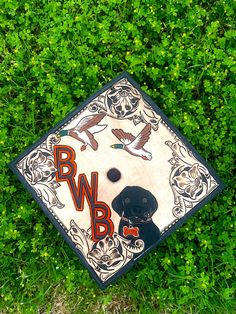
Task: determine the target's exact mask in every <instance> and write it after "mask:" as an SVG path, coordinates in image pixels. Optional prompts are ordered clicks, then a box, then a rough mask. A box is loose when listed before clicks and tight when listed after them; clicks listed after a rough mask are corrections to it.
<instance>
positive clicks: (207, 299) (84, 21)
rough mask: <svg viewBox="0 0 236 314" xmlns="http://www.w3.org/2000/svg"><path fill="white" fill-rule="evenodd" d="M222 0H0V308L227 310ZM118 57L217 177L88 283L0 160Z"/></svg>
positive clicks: (231, 290)
mask: <svg viewBox="0 0 236 314" xmlns="http://www.w3.org/2000/svg"><path fill="white" fill-rule="evenodd" d="M62 3H63V4H62ZM235 9H236V2H235V0H231V1H228V0H214V1H213V0H212V1H211V0H202V1H197V0H179V1H171V0H165V1H164V0H160V1H156V0H155V1H154V0H145V1H139V0H134V1H128V0H122V1H121V0H109V1H108V0H107V1H106V0H100V1H88V0H83V1H81V0H77V1H76V0H66V1H63V2H62V1H54V0H51V1H46V0H42V1H29V0H28V1H27V0H25V1H17V0H8V1H1V6H0V25H1V29H0V30H1V35H0V39H1V45H0V58H1V65H0V67H1V69H0V81H1V85H0V86H1V90H0V126H1V128H0V144H1V148H0V168H1V176H0V210H1V211H0V215H1V228H0V235H1V239H0V258H1V262H0V271H1V273H0V287H1V289H0V295H1V299H0V313H4V314H5V313H26V314H27V313H186V314H188V313H194V314H195V313H220V314H222V313H223V314H224V313H232V314H233V313H235V309H236V301H235V297H234V295H235V288H236V284H235V282H236V281H235V270H236V269H235V255H234V254H235V253H234V250H235V218H234V217H235V214H236V206H235V199H234V186H235V178H234V176H233V171H234V170H235V166H234V158H235V151H236V149H235V146H234V141H233V136H234V135H235V131H236V130H235V129H236V127H235V125H236V121H235V116H236V112H235V111H236V88H235V71H236V58H235V57H236V50H235V37H236V30H235ZM124 70H126V71H128V72H129V73H130V74H131V75H133V77H134V79H135V80H136V81H137V82H138V83H140V85H141V86H142V88H143V89H144V90H145V91H146V92H147V93H148V94H149V95H150V96H151V97H152V98H153V100H154V101H155V102H156V103H157V104H158V105H159V107H160V108H161V109H162V110H163V111H164V112H165V114H166V115H167V116H168V117H169V118H170V119H171V121H172V122H173V123H174V124H175V125H176V126H177V127H178V128H179V129H180V130H181V132H182V133H183V134H184V135H185V136H186V137H187V138H188V139H189V140H190V142H191V143H192V144H193V145H194V146H195V148H196V149H197V150H198V151H199V152H200V154H201V155H202V156H203V157H204V158H205V159H206V160H207V161H208V162H210V164H211V165H212V166H213V167H214V168H215V169H216V171H217V172H218V174H219V175H220V176H221V178H222V179H223V181H224V182H225V183H226V184H227V188H226V189H225V190H224V191H223V192H222V193H221V194H220V195H219V196H218V197H217V198H215V199H214V200H213V201H211V202H210V204H208V205H207V206H205V207H204V209H201V210H200V211H199V212H198V213H197V214H195V215H194V217H192V218H191V219H190V220H189V221H188V222H187V223H186V224H185V225H184V226H183V227H182V228H180V230H178V231H177V232H175V233H174V234H172V235H171V236H170V237H169V238H168V239H167V240H166V241H165V242H164V243H163V244H162V245H160V246H159V247H157V248H156V249H155V250H154V251H153V252H152V253H150V254H149V255H148V256H147V257H146V258H145V259H144V260H142V261H141V262H140V263H138V265H136V266H135V267H133V269H132V270H130V271H129V272H128V273H127V274H125V275H124V276H123V277H122V278H121V279H119V280H118V281H117V283H115V284H114V285H112V286H110V287H109V288H107V289H106V290H105V291H101V290H99V288H98V287H97V286H96V284H95V282H94V281H93V280H92V279H91V278H90V276H89V274H88V272H87V271H86V270H85V269H84V267H82V265H81V263H80V261H79V260H78V259H77V258H76V257H75V255H74V253H73V252H72V251H71V249H70V248H69V247H68V246H67V245H66V244H65V243H64V242H63V240H62V238H61V237H60V235H59V234H58V233H57V231H56V230H55V228H54V227H52V226H51V224H50V223H49V221H48V219H47V218H46V217H45V216H44V214H43V212H42V211H41V209H40V208H39V207H38V205H37V204H36V203H35V202H34V201H33V200H32V198H31V196H30V195H29V193H28V192H27V191H26V190H25V189H24V187H23V186H22V184H21V183H20V182H18V180H17V179H16V178H15V176H14V175H13V174H12V173H11V171H10V170H9V168H8V164H9V162H10V161H11V160H12V159H13V158H14V157H16V156H17V155H18V154H19V153H20V152H22V151H23V150H24V149H25V148H26V147H28V146H29V145H30V144H32V143H33V142H34V141H35V140H37V139H38V138H39V137H40V136H42V135H43V134H44V133H45V132H46V131H47V130H48V129H49V128H51V127H52V126H53V125H55V123H56V122H58V121H60V120H61V119H62V118H63V117H64V116H65V114H67V113H69V112H70V111H71V110H72V109H73V108H75V107H76V106H78V105H79V104H80V103H81V102H82V101H83V100H85V99H86V98H87V97H88V96H89V95H90V94H91V93H93V92H95V91H96V90H97V89H98V88H100V87H101V86H103V85H104V84H105V83H107V82H108V81H109V80H110V79H112V78H113V77H115V76H117V75H118V74H119V73H120V72H121V71H124Z"/></svg>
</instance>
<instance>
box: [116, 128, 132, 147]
mask: <svg viewBox="0 0 236 314" xmlns="http://www.w3.org/2000/svg"><path fill="white" fill-rule="evenodd" d="M111 131H112V133H113V134H114V135H115V136H116V137H117V138H118V140H120V141H121V142H122V143H123V144H124V145H128V144H130V143H132V142H133V140H134V139H135V136H133V135H132V134H131V133H126V132H124V131H123V130H121V129H112V130H111Z"/></svg>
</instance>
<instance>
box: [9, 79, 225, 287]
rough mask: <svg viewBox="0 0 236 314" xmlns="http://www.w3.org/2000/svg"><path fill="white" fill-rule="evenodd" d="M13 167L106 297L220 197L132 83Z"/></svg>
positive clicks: (200, 162) (197, 159) (108, 93)
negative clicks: (127, 273) (115, 283)
mask: <svg viewBox="0 0 236 314" xmlns="http://www.w3.org/2000/svg"><path fill="white" fill-rule="evenodd" d="M10 167H11V169H12V170H13V171H14V173H15V174H16V175H17V176H18V178H19V179H20V180H21V181H22V183H23V184H24V185H25V187H26V188H27V189H28V190H29V192H30V193H31V194H32V195H33V197H34V198H35V200H36V201H37V202H38V203H39V205H40V206H41V208H42V209H43V211H44V213H45V214H46V215H47V216H48V218H49V219H50V220H51V222H52V223H53V224H54V225H55V227H56V228H57V229H58V230H59V232H60V233H61V235H62V236H63V237H64V238H65V240H66V241H67V243H68V244H69V245H70V246H71V247H72V248H73V249H74V251H75V253H76V254H77V255H78V256H79V258H80V259H81V261H82V263H83V265H84V266H85V267H86V268H87V269H88V270H89V272H90V274H91V275H92V277H93V278H94V279H95V280H96V282H97V283H98V284H99V286H100V287H101V288H105V287H107V286H108V285H109V284H110V283H112V282H113V281H115V280H116V279H117V278H119V277H120V276H121V275H122V274H123V273H124V272H125V271H127V270H128V269H129V268H130V267H132V266H133V265H134V264H135V263H136V262H137V261H138V260H139V259H140V258H141V257H143V256H144V255H146V254H147V253H148V252H149V251H150V250H152V249H153V248H155V247H156V245H157V244H159V243H160V242H161V241H162V240H163V239H164V238H166V237H167V236H168V235H169V234H170V233H172V232H173V231H174V230H176V229H177V228H178V227H180V226H181V225H182V223H183V222H184V221H185V220H186V219H188V218H189V217H190V216H191V215H192V214H193V213H194V212H196V211H197V210H198V209H199V208H201V207H202V206H203V205H204V204H206V203H207V202H208V201H209V200H210V199H212V198H213V197H214V196H215V195H216V194H217V193H219V192H220V191H221V190H222V189H223V183H222V182H221V180H220V178H219V177H218V176H217V174H216V173H215V171H214V170H213V169H212V168H211V166H210V165H209V164H208V163H207V162H206V161H205V160H204V159H203V158H202V157H201V156H200V155H199V154H198V153H197V152H196V150H195V149H194V148H193V146H192V145H191V144H190V143H189V142H188V141H187V140H186V139H185V138H184V136H183V135H182V134H181V133H180V132H179V131H178V130H177V129H176V127H175V126H174V125H173V124H172V123H171V122H170V121H169V119H168V118H167V117H166V116H165V115H164V113H163V112H162V111H161V110H160V108H158V106H157V105H156V104H155V103H154V102H153V101H152V100H151V99H150V98H149V97H148V96H147V95H146V94H145V93H144V92H143V91H142V90H141V89H140V87H139V86H138V85H137V83H136V82H135V81H134V80H133V79H132V78H131V77H130V76H129V75H128V74H127V73H123V74H121V75H119V76H118V77H117V78H115V79H114V80H113V81H111V82H110V83H108V84H107V85H106V86H104V87H103V88H102V89H101V90H99V91H98V92H97V93H95V94H94V95H92V96H91V97H89V98H88V99H87V100H86V101H85V102H84V103H83V104H82V105H80V106H78V107H77V108H76V109H75V110H74V111H73V112H71V113H70V114H69V115H68V116H66V117H65V118H64V119H63V120H62V121H61V122H60V123H59V124H58V125H56V126H55V127H54V128H52V129H51V130H50V131H49V132H47V134H45V135H44V136H43V137H42V138H41V139H40V140H38V141H37V142H36V143H34V144H33V145H32V146H31V147H29V148H28V149H27V150H26V151H25V152H24V153H23V154H21V155H20V156H19V157H17V158H16V159H15V160H14V161H13V162H12V163H11V165H10Z"/></svg>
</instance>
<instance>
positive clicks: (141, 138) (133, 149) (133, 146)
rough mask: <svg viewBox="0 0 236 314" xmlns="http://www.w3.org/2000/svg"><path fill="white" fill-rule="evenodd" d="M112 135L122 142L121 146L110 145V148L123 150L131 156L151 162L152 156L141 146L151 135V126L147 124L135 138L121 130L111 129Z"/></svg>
mask: <svg viewBox="0 0 236 314" xmlns="http://www.w3.org/2000/svg"><path fill="white" fill-rule="evenodd" d="M112 133H113V134H114V135H115V136H116V137H117V138H118V139H119V140H120V141H121V142H122V144H114V145H111V147H112V148H117V149H123V150H125V151H127V152H128V153H129V154H131V155H133V156H138V157H141V158H143V159H144V160H151V159H152V154H151V153H150V152H148V151H146V150H145V149H144V148H143V146H144V145H145V144H146V143H147V141H148V140H149V137H150V134H151V124H150V123H148V124H147V125H146V126H145V127H144V128H143V129H142V131H141V132H140V133H139V134H138V136H137V137H135V136H134V135H132V134H131V133H126V132H124V131H123V130H121V129H113V130H112Z"/></svg>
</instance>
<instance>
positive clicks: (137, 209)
mask: <svg viewBox="0 0 236 314" xmlns="http://www.w3.org/2000/svg"><path fill="white" fill-rule="evenodd" d="M132 209H133V212H134V213H137V214H139V213H141V212H142V207H141V206H139V205H134V206H133V207H132Z"/></svg>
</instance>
